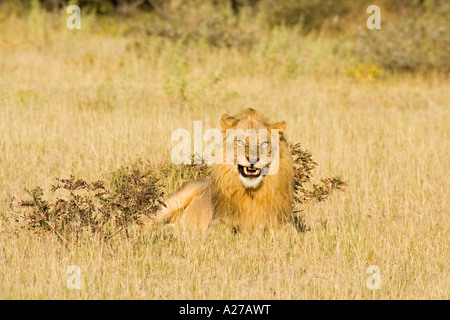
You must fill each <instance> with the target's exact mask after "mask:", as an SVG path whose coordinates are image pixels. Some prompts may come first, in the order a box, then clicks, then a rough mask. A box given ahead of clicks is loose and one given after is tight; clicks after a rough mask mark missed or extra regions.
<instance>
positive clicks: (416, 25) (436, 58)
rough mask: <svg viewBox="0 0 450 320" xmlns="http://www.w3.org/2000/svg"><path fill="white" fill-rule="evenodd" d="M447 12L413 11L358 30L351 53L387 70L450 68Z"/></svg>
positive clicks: (448, 13) (448, 16)
mask: <svg viewBox="0 0 450 320" xmlns="http://www.w3.org/2000/svg"><path fill="white" fill-rule="evenodd" d="M449 28H450V11H449V9H445V8H442V10H441V12H440V13H436V12H435V13H433V14H432V15H431V14H423V15H420V14H413V15H408V16H405V17H404V18H401V19H398V20H395V21H386V22H382V24H381V29H380V30H367V29H365V30H363V31H361V32H359V33H358V35H357V37H356V41H355V43H354V46H353V48H352V52H353V54H354V55H355V56H356V57H357V58H358V59H360V60H361V61H363V62H366V63H376V64H379V65H381V66H382V67H383V68H384V69H386V70H389V71H398V72H404V71H412V72H417V71H418V72H422V71H430V70H440V71H443V72H449V71H450V34H449V32H448V30H449Z"/></svg>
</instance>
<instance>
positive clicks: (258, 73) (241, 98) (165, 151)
mask: <svg viewBox="0 0 450 320" xmlns="http://www.w3.org/2000/svg"><path fill="white" fill-rule="evenodd" d="M40 17H41V18H42V15H41V16H40ZM35 20H36V19H35ZM42 20H43V21H40V22H39V19H37V21H38V22H36V21H35V22H33V23H37V25H30V24H31V22H30V21H33V20H26V19H22V18H14V17H10V19H8V20H4V21H3V22H2V25H1V28H0V30H1V31H0V48H1V49H0V132H1V135H0V185H1V188H0V199H2V202H1V203H0V211H1V212H2V213H5V214H11V213H10V212H9V209H8V207H7V205H6V203H4V202H3V199H6V197H7V196H8V195H15V196H16V197H18V198H20V197H25V192H24V188H25V187H27V188H32V187H34V186H36V185H44V186H47V187H50V184H51V183H52V182H54V180H53V179H54V178H55V177H68V176H69V175H70V174H74V175H75V176H76V177H82V178H85V179H88V180H94V179H100V178H104V177H105V175H107V174H108V173H109V172H110V171H112V170H114V169H117V168H118V167H120V166H121V165H123V164H125V163H129V162H132V161H134V159H135V158H136V157H138V156H141V157H142V158H144V159H147V160H149V161H153V162H155V163H156V162H158V161H162V160H167V159H169V158H170V150H171V147H172V145H173V144H171V141H170V137H171V132H172V131H173V130H174V129H177V128H186V129H188V130H192V129H193V121H194V120H201V121H203V128H204V129H206V128H211V127H216V126H217V122H218V119H219V117H220V115H221V114H222V113H224V112H230V113H233V112H236V111H239V110H241V109H242V108H245V107H253V108H256V109H257V110H260V111H261V112H264V113H266V114H267V115H268V116H269V117H270V118H271V119H273V120H286V121H287V128H288V129H287V132H288V136H289V139H290V140H291V141H293V142H294V141H295V142H296V141H301V142H302V145H303V146H305V147H306V148H308V149H309V150H310V151H311V152H312V153H313V155H314V159H315V160H316V161H317V162H318V163H319V164H320V166H319V167H318V169H316V171H317V175H318V176H331V175H340V176H341V177H342V178H343V179H344V180H346V181H347V182H349V186H348V188H347V190H346V192H345V193H341V194H338V195H336V196H334V197H331V198H330V199H329V200H328V201H326V202H324V203H321V204H319V205H314V206H312V205H311V206H305V207H304V213H303V217H304V220H305V223H306V225H307V227H308V229H309V230H308V231H305V232H304V233H301V234H299V236H298V238H297V237H292V236H291V235H287V234H284V233H282V232H276V231H273V232H269V233H253V234H248V233H242V234H238V235H236V236H233V235H231V234H230V233H228V232H225V231H224V232H218V233H217V234H216V235H214V236H212V237H210V238H208V239H206V240H204V239H182V238H177V237H175V236H174V235H173V234H171V233H170V231H168V230H157V231H152V230H136V231H135V233H133V234H132V235H131V236H130V237H129V238H126V237H117V238H115V239H114V240H113V241H111V242H110V243H108V244H103V245H102V244H101V243H100V242H98V241H94V240H93V241H92V242H85V243H81V244H79V245H77V246H76V247H73V248H71V249H68V248H66V247H64V246H62V245H61V244H60V242H58V239H57V238H55V237H42V238H39V237H38V236H36V235H35V234H34V233H31V232H26V231H21V232H19V233H13V232H10V231H9V228H10V226H9V225H8V224H6V223H5V222H0V228H1V233H0V243H1V245H0V298H2V299H10V298H18V299H22V298H27V299H28V298H32V299H41V298H48V299H76V298H82V299H91V298H96V299H97V298H98V299H104V298H112V299H120V298H121V299H123V298H138V299H140V298H146V299H155V298H156V299H159V298H163V299H174V298H177V299H204V298H209V299H248V298H255V299H272V298H274V299H303V298H312V299H328V298H331V299H334V298H338V299H355V298H356V299H371V298H381V299H411V298H414V299H429V298H437V299H449V298H450V296H449V292H450V287H449V284H450V279H449V274H450V273H449V236H450V234H449V226H450V215H449V209H448V208H449V203H448V199H449V187H450V186H449V182H448V181H449V179H450V176H449V171H450V161H449V160H450V154H449V153H450V151H449V150H450V143H449V131H450V129H449V125H448V123H449V122H450V109H449V107H450V105H449V104H450V103H449V102H450V101H449V95H448V92H449V91H450V85H449V81H448V78H447V77H446V76H442V75H439V74H429V75H424V76H420V75H416V76H413V75H401V76H400V75H385V76H383V77H381V78H376V79H372V80H371V79H369V80H371V81H365V80H366V79H365V78H361V79H360V78H357V79H354V78H352V77H349V76H348V72H347V68H349V67H351V65H350V64H348V63H347V62H346V61H345V60H339V59H338V58H337V57H335V56H334V55H332V53H331V52H332V50H331V48H332V47H333V45H335V40H330V39H326V38H315V37H312V36H310V37H300V36H298V35H297V34H295V33H292V32H290V31H289V30H287V29H283V28H279V29H276V30H275V31H273V32H272V34H268V35H267V37H266V38H265V39H262V40H261V43H260V46H257V47H255V48H253V49H251V50H241V51H240V50H236V49H233V48H211V47H208V46H202V45H201V44H198V45H197V46H190V47H186V46H182V45H179V44H178V45H177V44H176V43H173V42H167V43H166V42H164V41H162V40H161V39H159V38H157V37H145V36H141V35H139V34H135V35H128V36H124V35H122V34H121V32H120V30H121V28H122V27H121V25H117V24H115V23H116V22H114V21H112V20H111V21H108V24H106V25H107V27H108V28H110V29H111V30H112V31H111V30H107V31H105V28H106V27H105V28H103V30H102V31H98V30H97V29H95V28H94V27H93V25H94V24H93V22H91V23H92V24H91V25H89V24H88V22H87V23H86V24H85V27H84V28H85V29H82V30H80V31H79V32H78V31H70V30H66V29H64V27H61V26H58V21H61V20H58V19H56V18H54V17H46V16H44V17H43V19H42ZM64 23H65V22H64ZM61 24H62V23H61ZM63 26H64V24H63ZM277 48H278V49H277ZM174 187H175V186H174V185H169V186H168V187H167V189H168V190H173V189H174ZM69 265H78V266H79V267H80V270H81V274H82V287H81V289H80V290H69V289H67V286H66V280H67V277H68V274H67V273H66V272H67V268H68V266H69ZM370 265H378V266H379V267H380V270H381V289H380V290H376V291H371V290H369V289H367V288H366V279H367V277H368V276H369V275H368V274H366V269H367V267H368V266H370Z"/></svg>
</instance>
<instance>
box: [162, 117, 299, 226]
mask: <svg viewBox="0 0 450 320" xmlns="http://www.w3.org/2000/svg"><path fill="white" fill-rule="evenodd" d="M220 126H221V131H222V135H223V143H222V146H221V147H220V146H219V148H218V150H217V151H216V159H215V162H214V163H213V164H212V166H211V177H210V178H208V179H203V180H194V181H189V182H187V183H185V184H184V185H182V186H181V187H180V188H179V189H178V190H177V191H175V192H174V193H172V194H171V195H169V196H168V197H167V198H166V199H164V205H165V207H164V208H163V209H162V210H160V211H159V212H158V213H157V214H156V216H155V221H158V222H160V221H167V220H170V221H171V222H173V223H174V224H175V226H176V227H178V229H181V230H187V231H190V232H201V233H205V232H206V231H209V230H210V229H211V228H212V227H213V226H215V225H217V224H225V225H226V226H228V227H230V228H233V229H241V228H245V229H251V228H259V227H262V228H271V227H279V226H283V225H286V224H288V223H291V222H292V220H293V216H292V199H293V193H294V169H293V159H292V155H291V152H290V148H289V146H288V143H287V141H286V139H285V135H284V131H285V129H286V123H285V121H280V122H276V123H270V122H269V121H268V120H267V119H266V118H265V117H264V116H262V115H261V114H259V113H258V112H256V111H255V110H254V109H250V108H249V109H246V110H244V111H242V112H240V113H238V114H237V115H234V116H231V115H228V114H224V115H223V116H222V117H221V119H220ZM264 132H266V134H264ZM261 133H262V134H261ZM276 133H278V135H276Z"/></svg>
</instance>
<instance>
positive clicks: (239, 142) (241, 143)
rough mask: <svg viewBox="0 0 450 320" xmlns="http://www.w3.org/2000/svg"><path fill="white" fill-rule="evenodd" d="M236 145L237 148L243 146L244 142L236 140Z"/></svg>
mask: <svg viewBox="0 0 450 320" xmlns="http://www.w3.org/2000/svg"><path fill="white" fill-rule="evenodd" d="M236 144H237V145H238V146H239V147H243V146H245V142H244V141H243V140H238V141H236Z"/></svg>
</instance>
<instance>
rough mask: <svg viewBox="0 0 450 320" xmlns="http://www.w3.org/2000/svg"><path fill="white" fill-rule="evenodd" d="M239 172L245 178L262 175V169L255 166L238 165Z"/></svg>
mask: <svg viewBox="0 0 450 320" xmlns="http://www.w3.org/2000/svg"><path fill="white" fill-rule="evenodd" d="M238 170H239V173H240V174H241V175H242V176H243V177H245V178H258V177H259V176H260V175H261V169H259V168H254V167H244V166H241V165H240V164H239V165H238Z"/></svg>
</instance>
